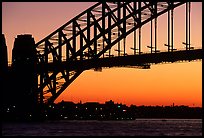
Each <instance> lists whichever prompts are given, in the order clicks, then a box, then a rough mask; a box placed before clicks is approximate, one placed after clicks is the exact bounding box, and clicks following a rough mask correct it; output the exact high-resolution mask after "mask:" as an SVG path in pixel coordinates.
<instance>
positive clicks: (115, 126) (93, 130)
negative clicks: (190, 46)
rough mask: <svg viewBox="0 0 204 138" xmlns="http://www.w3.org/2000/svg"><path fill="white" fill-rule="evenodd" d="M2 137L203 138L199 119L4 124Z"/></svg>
mask: <svg viewBox="0 0 204 138" xmlns="http://www.w3.org/2000/svg"><path fill="white" fill-rule="evenodd" d="M2 135H3V136H202V119H165V120H164V119H136V120H131V121H97V120H60V121H47V122H41V123H39V122H38V123H37V122H36V123H3V124H2Z"/></svg>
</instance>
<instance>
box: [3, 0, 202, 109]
mask: <svg viewBox="0 0 204 138" xmlns="http://www.w3.org/2000/svg"><path fill="white" fill-rule="evenodd" d="M191 3H192V4H191V6H192V8H191V14H192V18H191V26H192V28H191V42H192V44H193V46H195V47H200V46H202V31H201V30H202V3H201V2H199V3H198V2H191ZM93 4H95V3H94V2H86V3H83V2H78V3H76V2H65V3H64V2H59V3H58V2H56V3H52V2H42V3H41V2H40V3H38V2H3V3H2V33H4V34H5V38H6V44H7V47H8V59H9V60H11V50H12V46H13V42H14V38H15V37H16V35H18V34H22V33H23V34H27V33H29V34H32V35H33V37H34V39H35V42H38V41H39V40H41V39H43V38H44V37H45V36H47V35H49V34H50V33H51V32H53V31H54V30H56V29H57V28H59V27H60V26H61V25H63V24H64V23H66V22H67V21H68V20H67V19H72V18H73V17H75V16H76V15H78V14H79V13H81V12H82V11H83V10H85V9H87V8H89V7H90V6H92V5H93ZM57 7H59V8H57ZM184 7H185V6H181V7H178V9H177V10H176V9H175V22H174V24H175V28H174V30H175V32H176V33H175V35H176V36H174V37H175V39H174V40H175V42H174V43H175V45H176V46H177V47H178V48H180V47H181V46H182V44H181V42H182V41H185V30H184V29H185V24H183V23H184V21H185V16H184V15H183V14H184V13H183V12H181V11H184V9H183V8H184ZM67 9H69V10H68V13H66V12H65V11H67ZM52 10H53V11H52ZM180 18H182V19H180ZM148 29H149V24H147V25H145V26H144V27H143V33H142V44H143V45H144V48H143V49H144V50H147V48H145V46H146V45H148V44H149V39H150V38H149V34H148V33H145V32H147V31H148ZM42 30H43V31H42ZM166 31H167V29H166V16H165V15H162V16H161V17H159V18H158V37H159V38H158V46H159V49H161V50H162V49H163V47H162V46H163V45H164V43H166ZM164 34H165V35H164ZM128 44H129V45H132V42H129V43H128ZM180 45H181V46H180ZM201 69H202V63H201V61H198V62H197V61H196V62H185V63H172V64H162V65H152V66H151V69H150V70H142V69H129V68H110V69H103V72H94V71H93V70H88V71H85V72H83V73H82V74H81V75H80V76H79V77H78V78H77V79H76V80H75V81H74V82H73V83H72V84H71V85H70V86H69V87H68V88H67V89H66V90H65V91H64V92H63V93H62V94H61V95H60V96H59V97H58V99H57V100H56V101H55V102H56V103H57V102H60V101H61V100H64V101H73V102H75V103H77V102H79V101H82V102H99V103H104V102H105V101H109V100H113V101H114V102H115V103H117V102H118V103H123V104H126V105H131V104H134V105H172V103H174V104H175V105H188V106H199V107H202V77H201V74H202V71H201ZM137 85H139V87H138V86H137ZM170 86H171V87H170Z"/></svg>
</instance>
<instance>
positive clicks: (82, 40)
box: [36, 2, 184, 103]
mask: <svg viewBox="0 0 204 138" xmlns="http://www.w3.org/2000/svg"><path fill="white" fill-rule="evenodd" d="M182 4H184V2H98V3H96V4H95V5H93V6H92V7H90V8H89V9H87V10H85V11H84V12H82V13H81V14H79V15H78V16H76V17H75V18H73V19H71V20H70V21H69V22H67V23H66V24H64V25H63V26H61V27H60V28H59V29H57V30H56V31H54V32H53V33H51V34H50V35H48V36H47V37H46V38H44V39H42V40H41V41H39V42H38V43H36V49H37V51H38V66H39V67H40V70H39V71H38V82H39V83H38V93H39V102H41V103H53V102H54V101H55V99H56V98H57V97H58V96H59V95H60V94H61V93H62V92H63V91H64V90H65V89H66V88H67V87H68V86H69V85H70V84H71V83H72V82H73V81H74V80H75V79H76V78H77V77H78V76H79V75H80V74H81V73H82V72H83V71H84V70H85V68H84V67H83V66H82V67H80V68H78V69H76V70H70V69H69V66H67V68H66V69H61V68H59V69H58V66H60V63H62V62H63V61H65V62H67V63H70V62H74V61H78V60H80V61H83V60H86V59H93V60H94V59H98V58H104V57H105V53H106V52H109V57H111V53H110V49H111V48H112V47H113V46H114V45H115V44H117V43H119V42H120V41H121V40H123V39H125V38H126V36H128V35H129V34H130V33H132V32H133V31H135V30H137V29H138V28H139V29H140V28H141V27H142V26H143V25H144V24H146V23H148V22H149V21H151V20H153V19H155V18H157V17H158V16H160V15H162V14H164V13H166V12H167V11H169V10H172V9H174V8H176V7H178V6H180V5H182ZM124 43H125V42H124ZM134 50H136V49H134ZM117 51H118V55H119V56H120V55H123V56H125V55H126V53H125V46H124V51H123V52H124V53H122V52H121V51H122V50H120V46H119V44H118V49H117ZM139 51H140V47H139ZM139 54H140V52H139ZM50 62H52V63H53V64H54V65H55V66H56V69H55V70H54V71H49V68H48V64H49V63H50ZM96 68H97V67H96Z"/></svg>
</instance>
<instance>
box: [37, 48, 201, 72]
mask: <svg viewBox="0 0 204 138" xmlns="http://www.w3.org/2000/svg"><path fill="white" fill-rule="evenodd" d="M197 59H202V49H197V50H188V51H186V50H183V51H174V52H161V53H146V54H140V55H128V56H120V57H110V58H99V59H87V60H83V61H80V60H77V61H73V62H69V63H67V62H66V61H64V62H61V63H58V65H57V66H58V68H59V67H60V68H61V70H65V69H67V68H68V69H69V71H73V70H78V69H81V70H89V69H92V68H95V69H97V68H102V67H125V66H141V67H142V68H144V69H146V68H149V67H150V64H157V63H165V62H177V61H192V60H197ZM39 67H40V66H39ZM47 68H48V70H49V71H54V70H55V68H56V64H54V63H49V64H48V67H47Z"/></svg>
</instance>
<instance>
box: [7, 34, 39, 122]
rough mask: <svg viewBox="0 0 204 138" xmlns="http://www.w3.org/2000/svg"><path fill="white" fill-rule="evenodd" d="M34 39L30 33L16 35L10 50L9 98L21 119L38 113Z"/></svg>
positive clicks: (30, 117) (31, 117)
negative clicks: (10, 79) (10, 80)
mask: <svg viewBox="0 0 204 138" xmlns="http://www.w3.org/2000/svg"><path fill="white" fill-rule="evenodd" d="M36 65H37V58H36V48H35V41H34V38H32V35H28V34H26V35H18V36H17V38H15V42H14V47H13V50H12V66H11V68H12V83H11V90H10V94H11V98H12V102H13V104H14V106H16V107H17V112H18V114H19V116H20V117H22V119H33V117H34V116H35V115H36V114H38V113H36V112H37V111H38V93H37V88H38V77H37V72H36Z"/></svg>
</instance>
